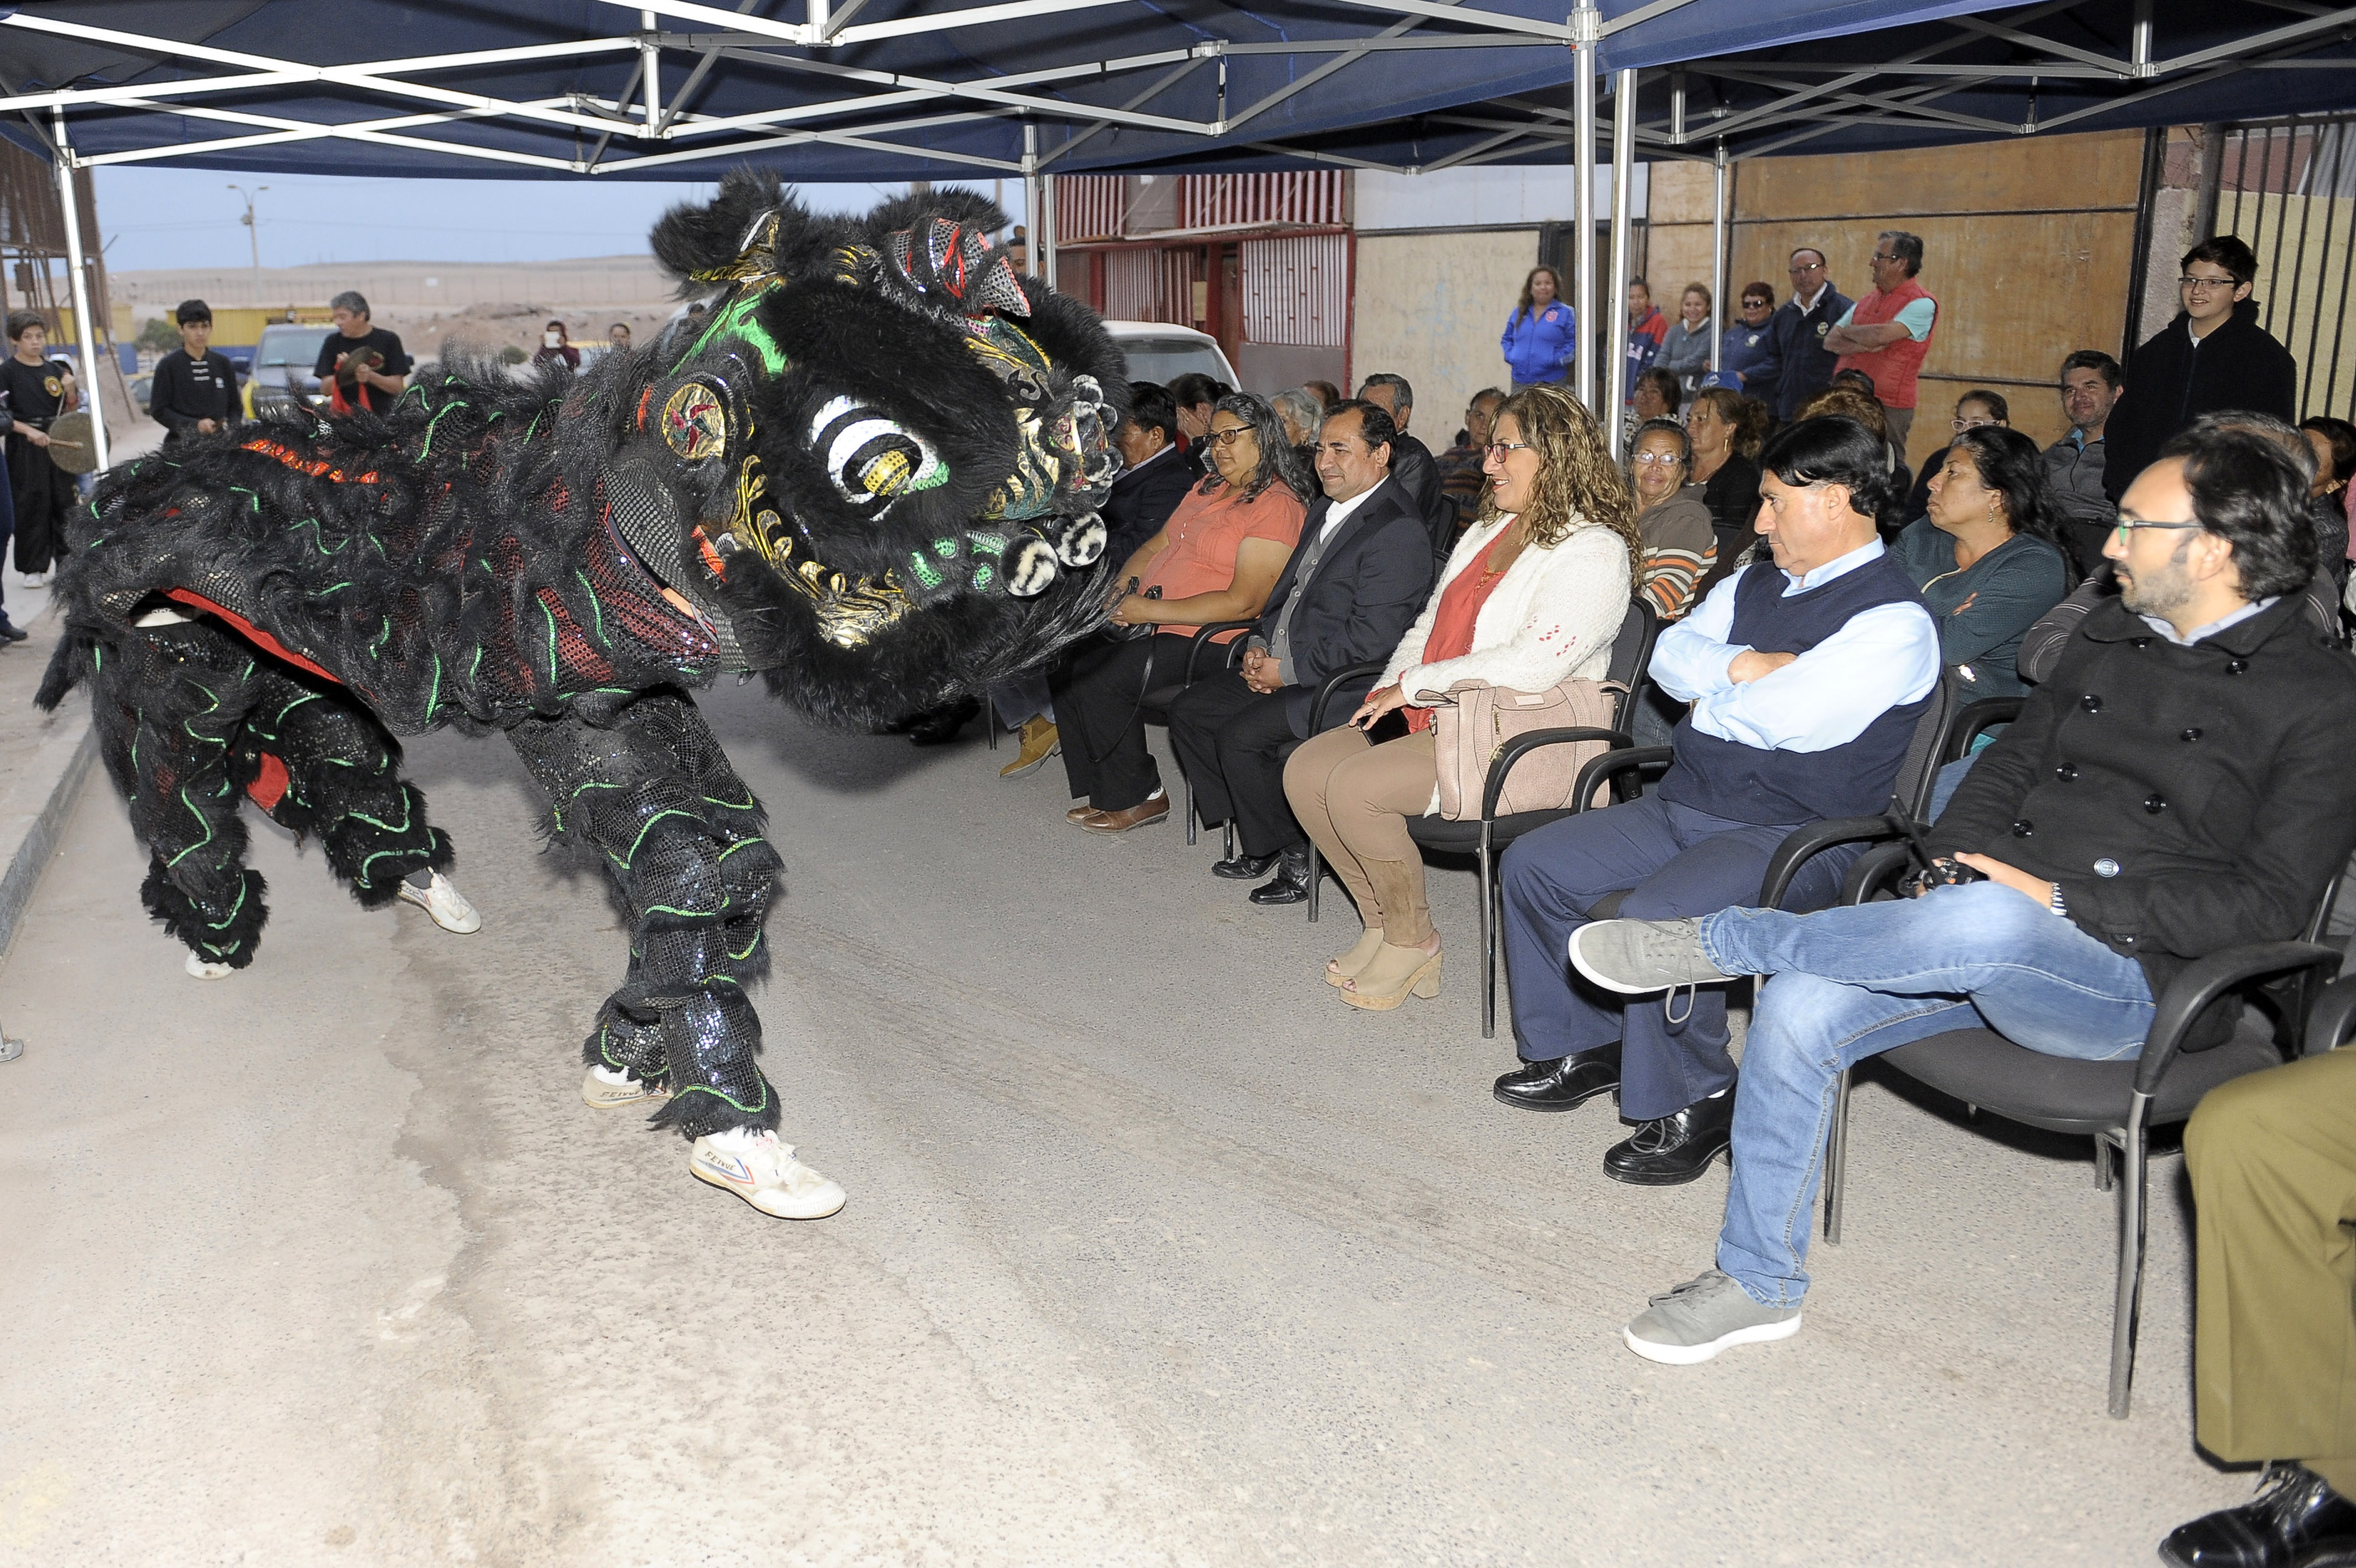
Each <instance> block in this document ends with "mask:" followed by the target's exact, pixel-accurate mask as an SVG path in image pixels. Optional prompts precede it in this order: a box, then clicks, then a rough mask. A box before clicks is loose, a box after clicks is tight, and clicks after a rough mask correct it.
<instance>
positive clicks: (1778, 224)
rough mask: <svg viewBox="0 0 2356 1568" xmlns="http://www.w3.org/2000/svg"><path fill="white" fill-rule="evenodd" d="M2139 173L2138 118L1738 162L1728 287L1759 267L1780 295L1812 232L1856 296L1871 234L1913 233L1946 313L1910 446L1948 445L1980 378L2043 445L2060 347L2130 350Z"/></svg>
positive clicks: (2055, 414) (1864, 285)
mask: <svg viewBox="0 0 2356 1568" xmlns="http://www.w3.org/2000/svg"><path fill="white" fill-rule="evenodd" d="M2142 173H2143V134H2142V133H2141V132H2139V131H2126V132H2105V133H2102V134H2094V135H2085V136H2055V137H2051V138H2047V137H2042V136H2040V137H2036V138H2024V139H2022V140H2019V141H2013V142H1982V143H1977V144H1974V145H1969V146H1961V147H1938V148H1925V149H1922V150H1916V151H1893V152H1883V153H1876V154H1873V155H1871V156H1845V157H1794V158H1760V159H1756V160H1753V161H1750V162H1743V163H1738V164H1737V165H1736V166H1735V177H1734V209H1735V220H1734V231H1733V239H1732V244H1731V249H1732V251H1733V260H1732V266H1731V270H1730V274H1729V278H1728V281H1729V286H1730V288H1734V289H1740V287H1741V285H1742V284H1743V283H1745V282H1747V281H1749V280H1751V279H1765V280H1767V281H1768V282H1770V283H1772V284H1773V285H1775V296H1776V298H1777V299H1778V300H1781V299H1783V298H1784V297H1785V296H1786V295H1788V294H1789V293H1790V284H1789V280H1787V279H1786V278H1785V276H1784V273H1783V267H1784V263H1785V260H1786V258H1787V257H1788V256H1789V254H1790V252H1791V251H1792V249H1793V247H1794V246H1796V245H1815V246H1816V247H1818V248H1819V249H1821V250H1822V251H1823V252H1825V257H1826V262H1827V263H1829V266H1830V271H1831V274H1832V276H1833V278H1834V280H1835V281H1836V282H1837V283H1838V284H1839V285H1840V288H1841V292H1842V293H1844V294H1846V295H1850V296H1851V297H1852V298H1854V297H1856V296H1857V295H1861V294H1863V293H1864V292H1865V291H1866V290H1867V289H1868V288H1870V287H1871V286H1872V280H1871V277H1870V275H1869V273H1868V271H1867V268H1866V258H1867V257H1868V256H1869V255H1870V254H1872V252H1873V244H1874V236H1875V235H1876V234H1877V233H1878V232H1879V231H1881V230H1884V229H1903V230H1907V231H1911V232H1913V233H1916V234H1920V235H1921V236H1922V246H1923V261H1922V277H1921V281H1922V285H1923V286H1924V287H1925V288H1927V289H1929V290H1930V291H1931V293H1932V294H1933V295H1934V296H1935V297H1936V298H1937V299H1938V301H1939V325H1938V328H1937V331H1936V333H1935V334H1934V336H1933V338H1932V343H1931V353H1930V357H1929V358H1928V359H1927V360H1925V361H1924V362H1923V368H1922V400H1921V408H1920V413H1918V414H1917V416H1916V419H1915V424H1914V433H1913V438H1912V451H1911V452H1910V454H1909V460H1910V461H1918V460H1920V459H1921V458H1922V457H1924V456H1928V455H1929V454H1930V453H1932V452H1933V451H1935V450H1936V449H1937V448H1938V447H1939V446H1942V445H1944V443H1945V440H1946V436H1947V426H1948V421H1949V419H1950V418H1952V417H1953V413H1954V400H1955V398H1956V396H1957V395H1958V394H1960V393H1962V392H1965V391H1967V390H1968V389H1970V388H1972V387H1974V386H1987V387H1993V388H1994V389H1996V390H1997V392H2002V393H2003V394H2004V395H2005V397H2006V398H2007V399H2008V401H2009V402H2010V403H2011V404H2012V423H2013V424H2014V425H2015V426H2016V427H2018V428H2019V429H2021V430H2023V431H2026V432H2027V433H2028V434H2029V435H2032V436H2034V437H2035V438H2036V439H2037V440H2038V442H2039V443H2040V445H2042V444H2044V443H2048V442H2051V441H2054V440H2056V439H2059V437H2060V436H2061V434H2062V432H2063V431H2064V430H2065V429H2066V428H2067V424H2066V422H2065V421H2064V420H2063V419H2062V417H2061V407H2060V403H2059V399H2058V398H2057V397H2056V395H2055V393H2054V392H2053V390H2052V389H2053V387H2054V383H2055V380H2056V377H2057V372H2058V371H2059V369H2060V367H2061V359H2062V356H2063V355H2065V354H2067V353H2069V352H2070V351H2071V350H2072V349H2103V350H2104V351H2105V352H2107V353H2111V354H2115V355H2120V357H2121V358H2124V357H2125V356H2124V354H2123V353H2122V349H2123V345H2122V344H2121V342H2120V335H2121V334H2122V332H2123V331H2124V330H2125V328H2126V301H2127V288H2128V285H2129V281H2130V279H2131V278H2132V277H2133V275H2134V271H2135V255H2134V251H2135V231H2136V199H2137V195H2138V191H2139V187H2140V183H2141V179H2142ZM1704 176H1705V177H1707V171H1706V170H1705V171H1704ZM1704 254H1705V255H1706V254H1707V241H1705V242H1704Z"/></svg>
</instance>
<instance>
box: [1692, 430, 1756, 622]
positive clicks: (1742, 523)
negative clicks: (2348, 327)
mask: <svg viewBox="0 0 2356 1568" xmlns="http://www.w3.org/2000/svg"><path fill="white" fill-rule="evenodd" d="M1686 435H1688V436H1690V437H1691V438H1692V440H1693V472H1692V475H1691V479H1692V482H1693V483H1694V484H1696V485H1697V486H1699V487H1700V488H1701V504H1702V505H1704V506H1706V507H1708V509H1709V520H1710V526H1711V527H1712V528H1713V529H1715V530H1716V531H1717V532H1718V553H1717V555H1716V556H1715V557H1714V558H1713V559H1712V560H1711V562H1710V568H1709V570H1708V572H1707V573H1705V574H1703V575H1702V580H1701V583H1700V585H1698V586H1697V587H1696V588H1695V589H1694V602H1695V603H1696V604H1699V603H1700V602H1701V601H1702V600H1703V599H1705V598H1707V597H1708V596H1709V591H1710V590H1711V589H1712V588H1714V587H1716V586H1718V583H1719V578H1721V577H1724V576H1726V575H1728V574H1730V573H1731V572H1732V571H1733V570H1734V564H1735V561H1736V559H1737V558H1738V557H1740V555H1741V554H1742V553H1743V552H1744V551H1746V550H1748V549H1750V548H1751V544H1752V543H1753V542H1755V541H1757V539H1758V537H1759V534H1758V531H1757V530H1756V529H1755V528H1753V527H1752V526H1751V525H1752V523H1753V521H1755V520H1756V519H1757V518H1758V516H1759V465H1758V464H1757V463H1756V462H1753V461H1752V459H1753V458H1755V457H1757V456H1759V446H1760V444H1761V443H1762V441H1764V440H1765V439H1766V437H1767V405H1766V404H1765V403H1761V402H1760V401H1759V400H1758V399H1756V398H1751V397H1745V396H1744V395H1743V394H1742V393H1740V392H1736V391H1735V390H1734V389H1733V388H1731V387H1704V388H1702V390H1701V391H1699V392H1696V393H1695V394H1694V400H1693V406H1692V407H1691V408H1689V409H1687V411H1686Z"/></svg>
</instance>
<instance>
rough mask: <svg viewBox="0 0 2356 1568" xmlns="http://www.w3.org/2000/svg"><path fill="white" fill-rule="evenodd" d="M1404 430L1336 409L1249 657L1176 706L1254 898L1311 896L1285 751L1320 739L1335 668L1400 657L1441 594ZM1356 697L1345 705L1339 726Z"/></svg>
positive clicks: (1207, 797) (1187, 760)
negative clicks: (1411, 492) (1424, 611)
mask: <svg viewBox="0 0 2356 1568" xmlns="http://www.w3.org/2000/svg"><path fill="white" fill-rule="evenodd" d="M1397 440H1398V432H1397V430H1396V429H1395V428H1394V427H1393V426H1392V424H1391V419H1390V415H1389V414H1388V413H1385V412H1384V411H1383V409H1382V408H1380V407H1379V406H1377V405H1376V404H1375V403H1358V402H1352V403H1336V404H1334V405H1333V407H1332V408H1331V409H1328V410H1327V411H1326V413H1325V423H1324V426H1323V429H1322V430H1321V431H1320V432H1319V435H1318V441H1317V478H1318V480H1319V482H1320V483H1322V484H1323V486H1324V488H1325V495H1324V498H1323V499H1321V500H1319V501H1317V502H1316V503H1315V504H1314V505H1312V507H1311V508H1310V509H1309V516H1308V518H1307V520H1306V521H1303V522H1302V524H1301V542H1300V543H1299V544H1298V545H1297V546H1295V547H1294V549H1293V552H1292V559H1291V560H1290V561H1288V562H1286V563H1285V566H1284V571H1283V573H1282V575H1280V576H1279V577H1278V578H1277V580H1276V586H1275V587H1274V588H1272V589H1271V590H1269V596H1268V609H1267V611H1266V612H1265V613H1264V614H1262V615H1261V617H1260V618H1259V623H1258V625H1257V626H1255V627H1254V628H1252V633H1251V636H1250V638H1249V639H1248V640H1247V642H1246V643H1245V652H1244V659H1243V668H1242V669H1241V670H1239V671H1237V670H1222V671H1219V672H1218V673H1217V674H1215V675H1211V676H1208V677H1206V678H1205V679H1202V680H1198V681H1196V682H1194V684H1193V685H1191V686H1188V687H1187V688H1186V690H1185V691H1184V692H1183V693H1181V694H1180V695H1179V697H1178V700H1177V701H1176V702H1174V703H1172V704H1171V706H1170V741H1171V745H1172V746H1173V748H1174V749H1175V750H1176V751H1177V753H1178V760H1179V763H1180V765H1181V766H1183V768H1185V769H1186V777H1187V779H1189V780H1190V781H1191V782H1192V783H1193V784H1194V800H1195V802H1196V804H1197V806H1198V807H1199V808H1200V809H1201V811H1202V815H1203V820H1204V821H1205V822H1224V821H1226V819H1227V818H1228V817H1230V816H1232V817H1233V818H1234V819H1235V823H1236V839H1237V843H1236V854H1235V856H1234V858H1232V859H1229V860H1223V861H1221V862H1219V863H1218V864H1217V865H1215V866H1214V867H1212V869H1213V870H1214V871H1215V872H1216V873H1217V874H1218V875H1221V876H1228V877H1236V878H1239V879H1247V880H1248V879H1249V878H1251V877H1255V876H1258V875H1262V874H1263V873H1265V872H1266V871H1267V870H1268V869H1269V866H1271V865H1274V866H1277V868H1278V869H1277V874H1276V875H1275V876H1274V877H1273V878H1272V879H1271V880H1269V882H1267V883H1266V884H1264V885H1263V886H1258V887H1255V888H1253V889H1252V893H1251V901H1252V902H1253V903H1255V904H1297V903H1299V902H1301V900H1302V899H1304V898H1306V897H1309V841H1308V839H1307V838H1306V837H1305V836H1303V834H1302V833H1301V824H1300V823H1299V822H1295V821H1294V820H1293V817H1292V808H1291V807H1290V806H1289V805H1287V804H1286V803H1285V799H1284V759H1285V757H1286V756H1287V755H1288V754H1289V753H1290V750H1291V748H1292V746H1293V745H1294V743H1296V742H1299V741H1303V740H1307V739H1308V738H1309V736H1310V734H1311V728H1310V725H1311V721H1312V714H1311V713H1310V711H1309V709H1310V704H1311V703H1312V701H1313V700H1314V699H1315V697H1316V694H1317V689H1318V688H1319V687H1320V686H1321V685H1323V683H1324V682H1325V681H1326V679H1327V678H1328V677H1329V676H1332V675H1333V674H1335V673H1337V672H1339V671H1344V670H1347V669H1348V668H1350V667H1351V666H1352V665H1354V664H1365V663H1368V662H1371V661H1373V660H1380V659H1385V658H1387V657H1389V655H1390V651H1391V650H1392V649H1394V648H1396V647H1398V640H1399V639H1400V638H1401V637H1403V636H1405V635H1406V633H1407V628H1408V625H1409V624H1410V623H1412V622H1413V621H1414V619H1415V617H1416V612H1417V611H1418V610H1419V609H1420V608H1421V607H1422V606H1423V601H1424V598H1425V596H1427V595H1428V594H1430V591H1431V540H1430V529H1429V527H1428V525H1427V523H1426V521H1425V519H1424V516H1423V514H1422V512H1421V511H1419V510H1418V509H1417V507H1416V506H1415V504H1414V502H1413V500H1412V499H1410V498H1409V496H1408V493H1407V491H1406V490H1404V489H1401V488H1400V486H1399V483H1398V478H1397V476H1396V475H1395V474H1394V473H1393V472H1392V469H1391V455H1392V452H1393V450H1394V448H1395V444H1396V442H1397ZM1354 707H1355V703H1334V704H1333V713H1332V714H1329V715H1327V716H1328V718H1329V720H1330V721H1331V722H1333V723H1339V722H1340V721H1341V720H1342V719H1343V718H1344V717H1346V716H1347V715H1348V714H1349V713H1350V712H1351V711H1352V709H1353V708H1354Z"/></svg>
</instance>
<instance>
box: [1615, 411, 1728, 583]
mask: <svg viewBox="0 0 2356 1568" xmlns="http://www.w3.org/2000/svg"><path fill="white" fill-rule="evenodd" d="M1692 477H1693V441H1692V438H1691V437H1690V436H1689V435H1687V433H1686V428H1685V426H1683V425H1681V424H1678V423H1677V422H1676V420H1674V419H1648V420H1646V421H1645V422H1644V424H1640V425H1638V426H1637V427H1636V440H1635V442H1634V445H1633V448H1632V449H1631V450H1630V452H1629V454H1628V481H1629V486H1630V488H1631V489H1633V491H1634V492H1635V498H1636V532H1637V533H1638V535H1639V536H1640V537H1642V538H1643V540H1644V565H1643V566H1642V567H1641V568H1640V569H1639V575H1638V577H1637V583H1636V591H1637V592H1638V593H1639V594H1641V595H1643V596H1644V597H1645V598H1647V599H1649V600H1651V601H1652V605H1653V608H1654V610H1655V613H1657V614H1658V615H1659V616H1660V618H1661V619H1663V620H1664V621H1673V620H1676V619H1678V618H1681V617H1683V616H1684V614H1685V613H1686V611H1687V610H1689V609H1691V608H1692V607H1693V602H1694V589H1695V587H1696V585H1698V584H1699V583H1700V582H1701V579H1702V576H1703V575H1704V574H1706V573H1707V572H1708V571H1709V569H1710V567H1711V566H1712V565H1714V564H1716V563H1717V560H1718V530H1717V528H1716V526H1715V520H1713V519H1712V518H1711V517H1710V515H1709V508H1708V507H1707V506H1705V505H1703V504H1702V499H1701V493H1700V488H1699V487H1698V486H1695V485H1691V484H1689V483H1688V481H1689V480H1690V479H1691V478H1692Z"/></svg>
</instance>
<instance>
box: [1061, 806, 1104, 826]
mask: <svg viewBox="0 0 2356 1568" xmlns="http://www.w3.org/2000/svg"><path fill="white" fill-rule="evenodd" d="M1103 815H1104V813H1103V812H1102V811H1098V810H1097V809H1096V808H1095V807H1094V806H1091V805H1089V804H1088V803H1087V801H1086V800H1083V801H1081V802H1080V803H1079V804H1078V805H1076V806H1075V807H1073V808H1072V809H1071V810H1070V811H1066V812H1065V813H1064V821H1066V822H1070V823H1072V824H1073V825H1074V826H1077V825H1078V824H1080V823H1082V822H1087V820H1088V819H1089V818H1090V817H1101V816H1103Z"/></svg>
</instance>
